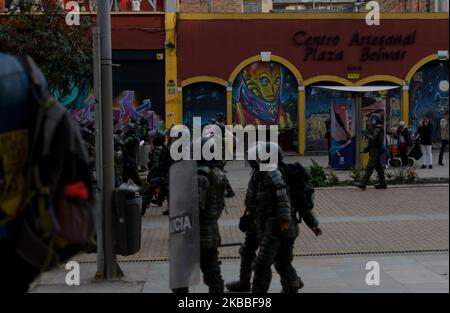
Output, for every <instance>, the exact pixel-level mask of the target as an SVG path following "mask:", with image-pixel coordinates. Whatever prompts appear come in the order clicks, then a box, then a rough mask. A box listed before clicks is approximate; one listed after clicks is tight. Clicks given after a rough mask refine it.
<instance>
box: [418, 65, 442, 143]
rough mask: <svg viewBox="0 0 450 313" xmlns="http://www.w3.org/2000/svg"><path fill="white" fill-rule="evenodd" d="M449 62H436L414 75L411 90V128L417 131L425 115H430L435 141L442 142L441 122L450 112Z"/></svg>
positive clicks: (425, 66)
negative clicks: (445, 114) (446, 112)
mask: <svg viewBox="0 0 450 313" xmlns="http://www.w3.org/2000/svg"><path fill="white" fill-rule="evenodd" d="M448 91H449V82H448V62H444V61H434V62H431V63H428V64H426V65H424V66H423V67H422V68H420V69H419V70H418V71H417V72H416V74H415V75H414V77H413V79H412V81H411V83H410V88H409V101H410V102H409V103H410V104H409V105H410V107H409V112H410V113H409V114H410V117H409V118H410V127H411V128H412V129H413V130H414V131H417V128H418V126H419V124H420V122H421V121H422V118H423V116H424V115H429V116H430V118H431V122H432V124H433V128H434V131H433V132H434V135H433V140H434V141H435V142H440V140H441V139H440V138H441V134H440V131H439V121H440V119H441V118H442V115H443V113H444V112H445V111H447V110H448Z"/></svg>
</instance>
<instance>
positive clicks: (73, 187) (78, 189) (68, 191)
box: [64, 181, 89, 201]
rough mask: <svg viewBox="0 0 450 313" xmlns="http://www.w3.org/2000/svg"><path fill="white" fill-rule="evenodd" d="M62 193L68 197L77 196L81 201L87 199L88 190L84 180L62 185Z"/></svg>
mask: <svg viewBox="0 0 450 313" xmlns="http://www.w3.org/2000/svg"><path fill="white" fill-rule="evenodd" d="M64 195H65V196H66V197H68V198H78V199H80V200H82V201H88V200H89V190H88V188H87V186H86V184H85V183H84V182H81V181H80V182H76V183H73V184H69V185H67V186H66V187H64Z"/></svg>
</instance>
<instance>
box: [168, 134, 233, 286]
mask: <svg viewBox="0 0 450 313" xmlns="http://www.w3.org/2000/svg"><path fill="white" fill-rule="evenodd" d="M209 140H214V138H210V137H203V138H202V139H201V144H202V147H203V145H204V144H205V143H206V142H208V141H209ZM197 164H198V168H197V174H198V200H199V221H200V269H201V271H202V273H203V281H204V283H205V284H206V285H207V286H208V288H209V292H210V293H223V292H224V281H223V278H222V275H221V271H220V261H219V245H220V242H221V238H220V233H219V224H218V220H219V218H220V216H221V215H222V212H223V210H224V208H225V197H224V192H225V184H224V174H223V172H222V170H221V161H220V160H214V159H213V160H211V161H207V160H205V159H204V158H203V156H202V159H201V160H200V161H198V162H197ZM173 292H174V293H186V292H188V288H180V289H176V290H173Z"/></svg>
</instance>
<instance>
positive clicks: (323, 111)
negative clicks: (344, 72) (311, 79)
mask: <svg viewBox="0 0 450 313" xmlns="http://www.w3.org/2000/svg"><path fill="white" fill-rule="evenodd" d="M318 85H320V86H328V85H333V83H331V84H330V83H327V82H321V83H319V84H318ZM342 97H344V93H342V92H340V91H335V90H327V89H322V88H317V87H314V86H308V87H307V88H306V90H305V98H306V101H305V133H306V143H305V144H306V151H314V152H317V151H323V152H325V151H327V150H328V143H327V139H326V138H325V134H326V132H327V126H326V123H327V122H328V121H330V112H331V104H332V102H333V99H337V98H342Z"/></svg>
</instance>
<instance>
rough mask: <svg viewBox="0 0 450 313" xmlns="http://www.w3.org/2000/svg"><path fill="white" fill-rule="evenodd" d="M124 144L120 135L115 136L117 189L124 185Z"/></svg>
mask: <svg viewBox="0 0 450 313" xmlns="http://www.w3.org/2000/svg"><path fill="white" fill-rule="evenodd" d="M123 164H124V160H123V142H122V138H121V137H120V135H119V134H114V172H115V184H116V187H118V186H120V185H121V184H122V178H123Z"/></svg>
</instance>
